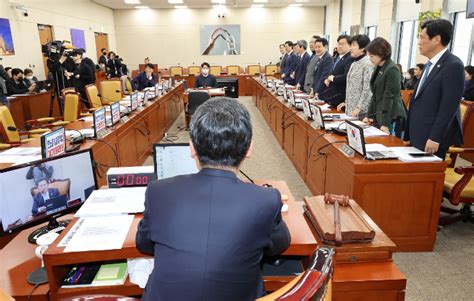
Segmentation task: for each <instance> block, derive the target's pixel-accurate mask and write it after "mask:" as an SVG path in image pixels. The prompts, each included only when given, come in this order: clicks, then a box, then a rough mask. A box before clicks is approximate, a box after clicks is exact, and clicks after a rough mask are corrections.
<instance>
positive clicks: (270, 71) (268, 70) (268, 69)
mask: <svg viewBox="0 0 474 301" xmlns="http://www.w3.org/2000/svg"><path fill="white" fill-rule="evenodd" d="M275 73H278V66H277V65H266V66H265V75H267V76H272V75H274V74H275Z"/></svg>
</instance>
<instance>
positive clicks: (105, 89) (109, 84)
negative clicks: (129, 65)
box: [100, 78, 123, 105]
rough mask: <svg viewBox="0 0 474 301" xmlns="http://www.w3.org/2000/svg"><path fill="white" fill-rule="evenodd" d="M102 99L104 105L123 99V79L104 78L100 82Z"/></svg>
mask: <svg viewBox="0 0 474 301" xmlns="http://www.w3.org/2000/svg"><path fill="white" fill-rule="evenodd" d="M100 94H101V95H102V98H101V101H102V104H104V105H109V104H111V103H112V102H116V101H119V100H122V98H123V94H122V81H121V80H120V79H118V78H116V79H109V80H103V81H101V82H100Z"/></svg>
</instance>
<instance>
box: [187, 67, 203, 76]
mask: <svg viewBox="0 0 474 301" xmlns="http://www.w3.org/2000/svg"><path fill="white" fill-rule="evenodd" d="M199 73H201V67H199V66H190V67H188V75H199Z"/></svg>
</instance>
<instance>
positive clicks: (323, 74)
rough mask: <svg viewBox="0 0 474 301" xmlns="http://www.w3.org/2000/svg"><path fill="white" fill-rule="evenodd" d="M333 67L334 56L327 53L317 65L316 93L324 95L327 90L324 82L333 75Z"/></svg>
mask: <svg viewBox="0 0 474 301" xmlns="http://www.w3.org/2000/svg"><path fill="white" fill-rule="evenodd" d="M333 66H334V62H333V60H332V56H331V54H329V52H327V51H326V52H325V53H324V54H323V56H322V57H321V58H320V59H319V60H318V62H317V63H316V67H315V70H316V71H315V72H314V82H313V90H314V93H322V92H323V91H324V90H325V88H326V86H325V85H324V80H325V79H326V78H328V76H329V75H330V74H331V72H332V69H333Z"/></svg>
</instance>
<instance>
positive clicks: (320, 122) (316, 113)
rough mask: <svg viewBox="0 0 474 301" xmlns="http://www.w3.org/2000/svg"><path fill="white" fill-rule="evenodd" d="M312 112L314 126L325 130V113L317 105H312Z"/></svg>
mask: <svg viewBox="0 0 474 301" xmlns="http://www.w3.org/2000/svg"><path fill="white" fill-rule="evenodd" d="M309 108H310V110H311V113H312V115H313V120H314V121H313V124H314V125H315V126H316V127H319V128H321V129H324V128H325V127H324V118H323V111H322V110H321V108H320V107H319V106H317V105H313V104H312V105H310V107H309Z"/></svg>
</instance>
